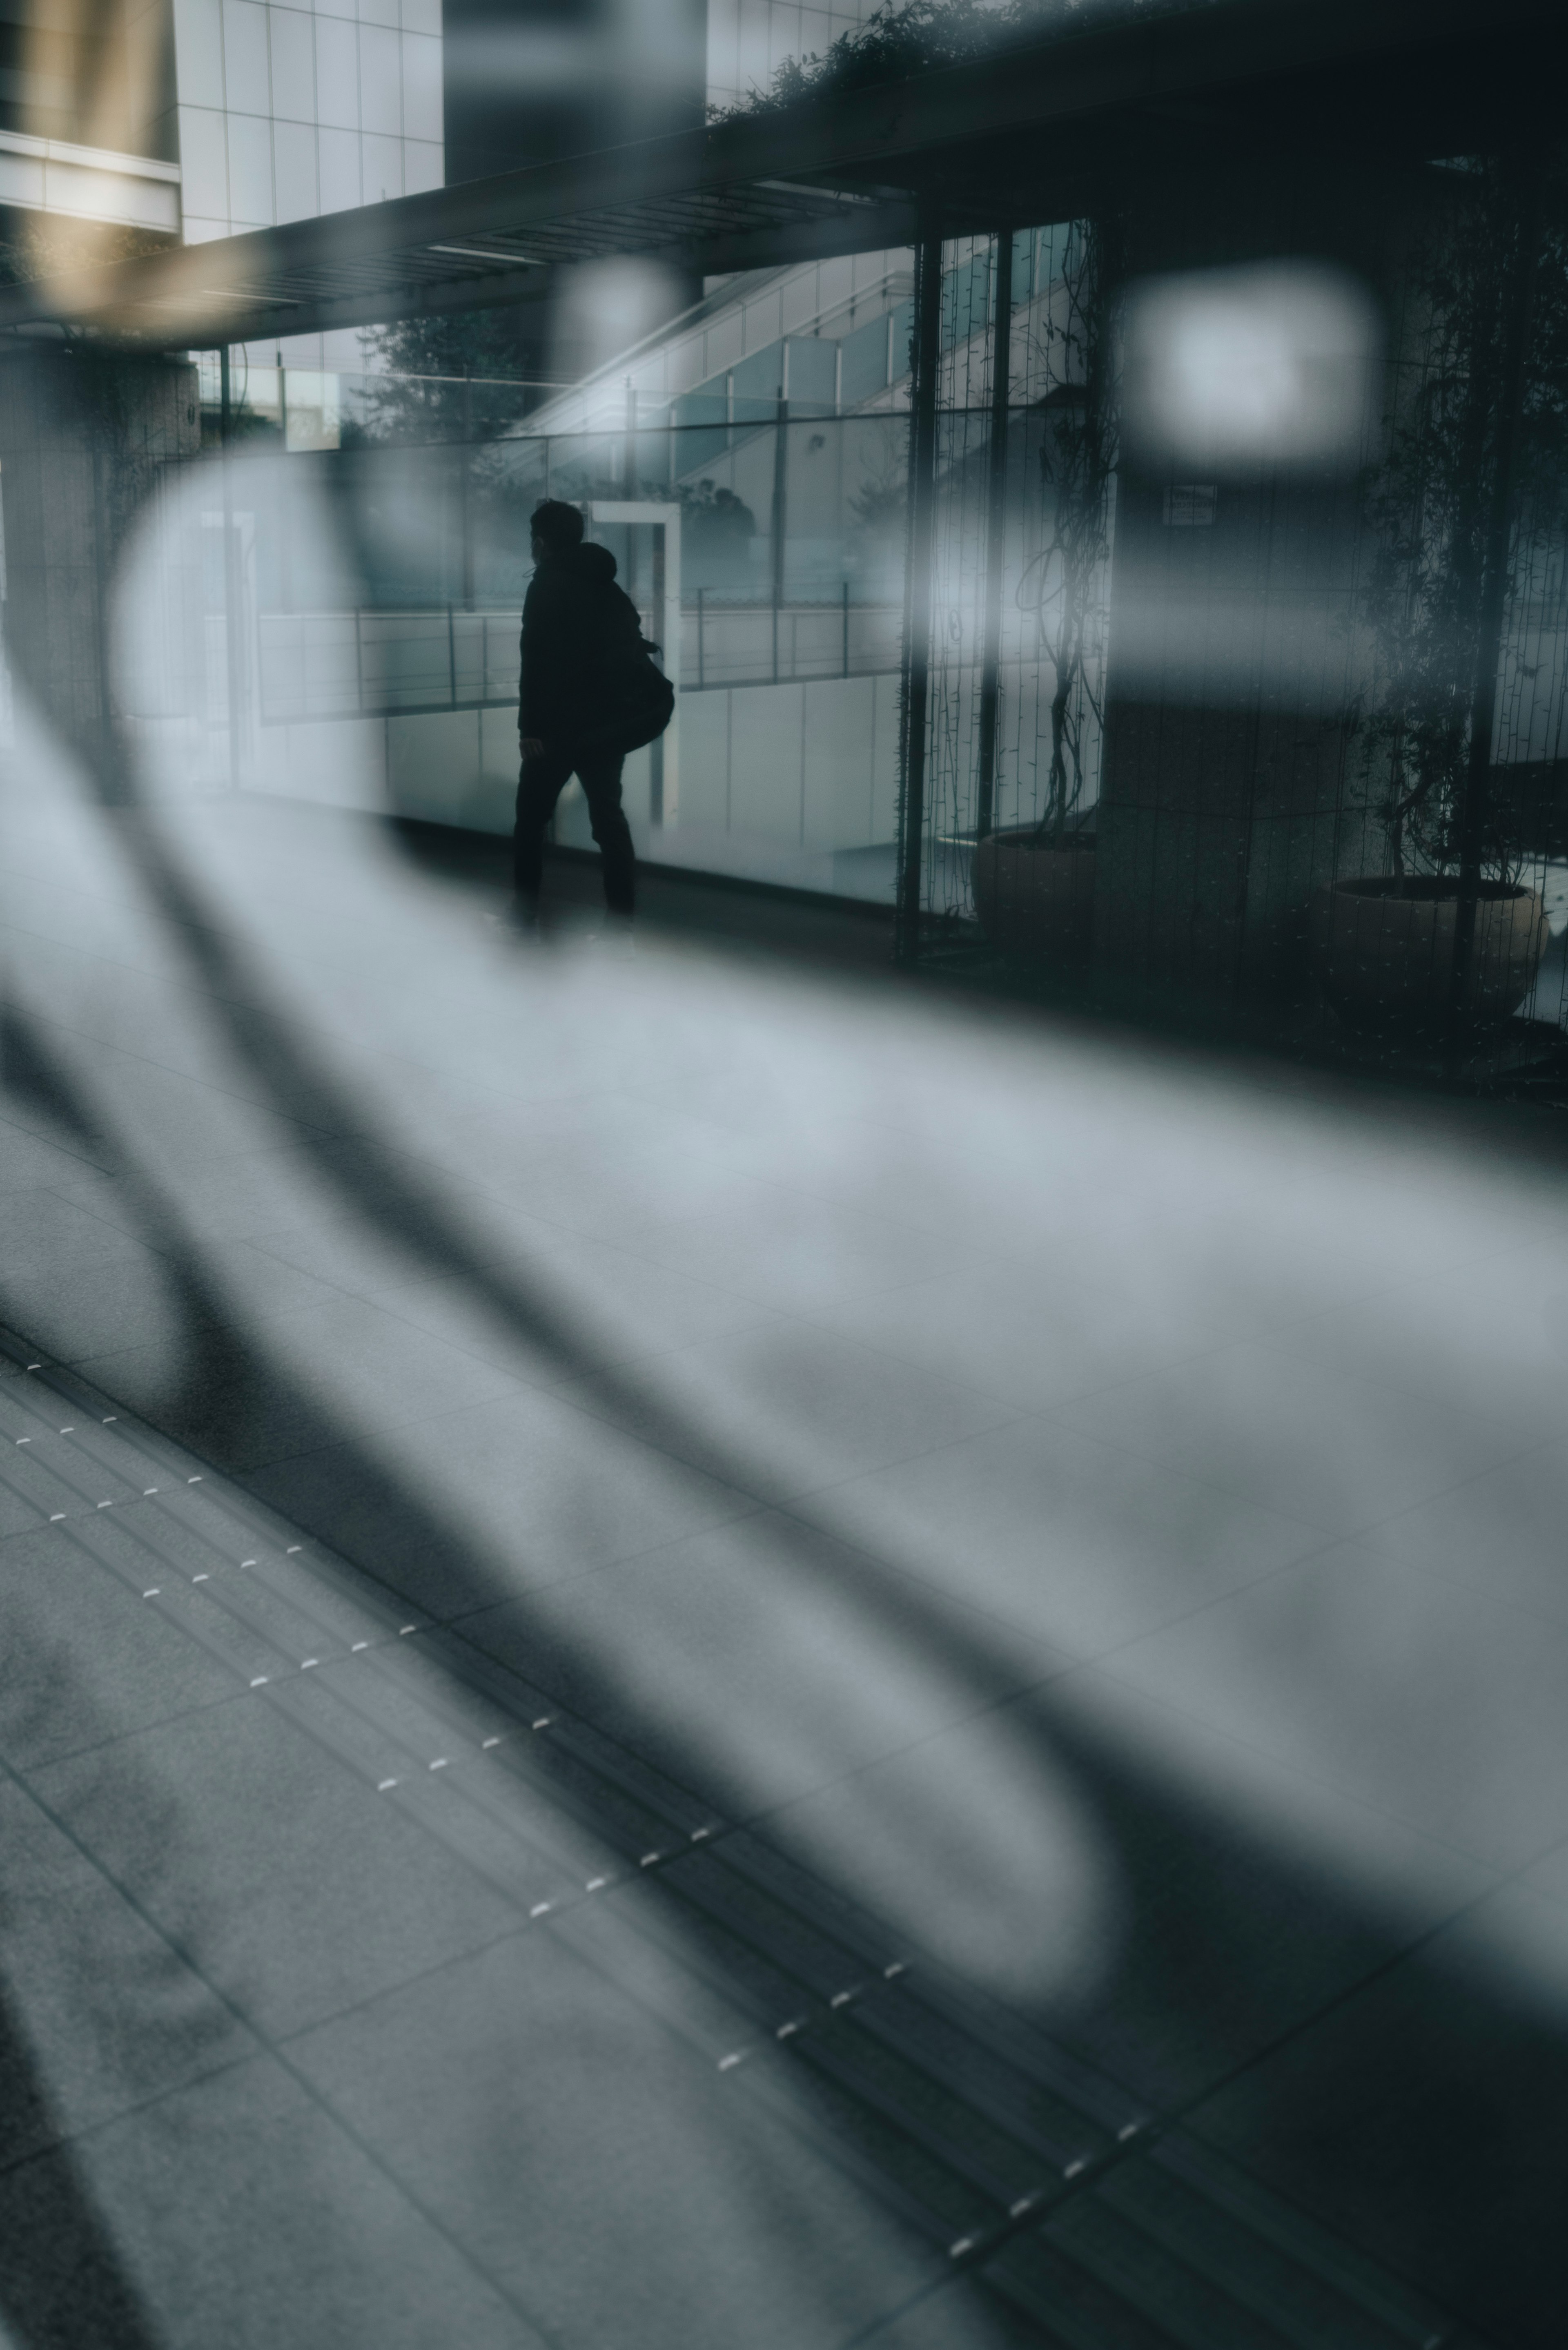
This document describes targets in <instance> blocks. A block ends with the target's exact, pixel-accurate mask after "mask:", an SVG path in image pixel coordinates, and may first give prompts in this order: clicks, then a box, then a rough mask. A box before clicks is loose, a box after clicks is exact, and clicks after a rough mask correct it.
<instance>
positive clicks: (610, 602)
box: [517, 546, 642, 748]
mask: <svg viewBox="0 0 1568 2350" xmlns="http://www.w3.org/2000/svg"><path fill="white" fill-rule="evenodd" d="M615 572H616V562H615V557H614V556H613V555H612V554H611V553H610V551H609V549H608V547H607V546H573V547H568V548H567V549H566V551H565V552H564V553H561V554H558V555H556V554H548V555H545V556H541V557H540V560H539V563H538V565H537V567H536V568H535V573H534V577H533V579H532V581H531V582H530V583H529V587H528V593H527V595H526V597H525V598H524V604H523V674H522V680H521V687H520V692H519V702H518V717H517V731H518V733H520V734H524V735H535V736H537V738H538V740H539V741H540V742H542V743H546V744H548V745H550V746H551V747H552V748H554V747H555V746H556V745H557V744H560V743H567V744H569V743H574V742H577V741H581V740H582V739H583V738H584V737H585V736H587V735H588V734H589V733H592V732H593V731H594V730H595V728H596V727H597V725H599V724H600V723H602V717H603V711H604V705H605V698H606V693H607V690H610V689H611V688H612V681H616V680H618V679H619V678H621V677H622V676H624V675H625V673H626V672H627V671H628V668H629V667H630V665H631V664H632V663H634V662H635V661H636V660H637V659H638V649H639V645H640V642H641V638H642V629H641V626H640V623H639V619H638V615H637V607H636V605H635V604H634V603H633V602H632V600H631V598H629V597H628V595H626V594H625V593H624V591H623V590H622V589H621V588H619V587H617V586H616V583H615Z"/></svg>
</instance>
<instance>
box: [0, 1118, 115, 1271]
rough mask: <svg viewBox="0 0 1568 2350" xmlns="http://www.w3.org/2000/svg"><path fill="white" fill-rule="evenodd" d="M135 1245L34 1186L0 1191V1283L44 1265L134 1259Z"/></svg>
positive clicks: (4, 1165)
mask: <svg viewBox="0 0 1568 2350" xmlns="http://www.w3.org/2000/svg"><path fill="white" fill-rule="evenodd" d="M0 1169H3V1170H5V1172H6V1173H7V1174H8V1173H9V1172H10V1171H11V1170H10V1167H9V1152H8V1150H7V1149H6V1148H5V1144H4V1143H3V1142H0ZM138 1253H140V1242H139V1241H137V1240H135V1239H133V1238H132V1237H131V1236H130V1234H128V1233H126V1232H120V1231H119V1230H118V1229H117V1228H116V1227H115V1226H113V1225H111V1224H106V1223H105V1222H103V1220H102V1219H101V1217H98V1216H92V1215H89V1214H88V1212H87V1211H86V1210H85V1209H83V1208H80V1207H78V1206H77V1205H76V1204H75V1203H74V1202H73V1201H69V1200H62V1199H61V1198H60V1196H59V1194H58V1193H57V1192H56V1191H45V1190H43V1189H41V1188H39V1187H37V1186H33V1187H29V1188H27V1189H25V1190H20V1191H9V1190H7V1191H0V1279H5V1280H9V1279H10V1278H11V1277H12V1276H13V1275H14V1274H20V1275H24V1276H25V1275H26V1274H37V1273H38V1272H40V1271H41V1270H43V1268H45V1267H46V1266H51V1265H60V1264H82V1263H87V1262H88V1261H89V1260H90V1259H94V1258H98V1259H102V1258H104V1257H111V1256H135V1255H137V1254H138Z"/></svg>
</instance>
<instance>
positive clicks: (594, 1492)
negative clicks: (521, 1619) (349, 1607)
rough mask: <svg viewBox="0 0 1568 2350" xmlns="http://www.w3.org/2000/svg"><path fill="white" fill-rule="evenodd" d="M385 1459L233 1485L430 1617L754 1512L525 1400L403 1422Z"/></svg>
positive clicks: (570, 1410)
mask: <svg viewBox="0 0 1568 2350" xmlns="http://www.w3.org/2000/svg"><path fill="white" fill-rule="evenodd" d="M383 1450H384V1451H385V1452H386V1454H387V1459H386V1463H385V1465H382V1463H381V1462H380V1461H377V1460H375V1459H372V1458H371V1457H370V1456H369V1452H368V1451H365V1450H363V1449H358V1448H357V1449H354V1450H348V1449H346V1448H344V1449H337V1450H333V1451H323V1452H319V1453H313V1454H309V1455H302V1456H301V1457H299V1458H297V1459H290V1460H284V1461H279V1462H278V1463H277V1464H276V1465H275V1467H272V1468H268V1469H265V1470H261V1471H256V1472H254V1473H252V1474H250V1475H249V1476H247V1478H246V1481H245V1482H246V1483H247V1485H248V1486H249V1488H250V1490H251V1491H252V1492H254V1493H256V1494H257V1495H258V1496H259V1497H260V1498H261V1499H262V1500H264V1501H265V1502H266V1503H269V1504H270V1505H271V1506H273V1507H275V1508H276V1509H278V1510H280V1511H282V1512H283V1513H285V1515H286V1516H287V1517H289V1518H291V1519H293V1520H296V1521H297V1523H299V1524H301V1525H302V1526H305V1527H306V1528H308V1529H309V1531H310V1532H311V1533H312V1534H316V1535H317V1536H318V1537H319V1539H320V1540H322V1541H323V1542H327V1543H330V1544H332V1545H333V1546H334V1547H335V1548H336V1549H337V1550H339V1551H341V1552H342V1553H343V1555H345V1556H346V1557H348V1558H350V1559H353V1560H356V1561H357V1562H358V1563H359V1564H360V1565H363V1566H365V1567H366V1568H367V1569H368V1570H369V1571H370V1572H372V1573H373V1574H375V1575H379V1576H383V1577H385V1579H386V1580H387V1582H388V1583H389V1584H390V1585H391V1586H392V1587H393V1588H394V1589H396V1590H398V1591H400V1592H402V1593H403V1594H404V1596H406V1597H407V1598H409V1599H410V1601H412V1602H414V1603H415V1604H417V1605H418V1606H420V1607H425V1608H428V1609H429V1610H430V1611H431V1613H432V1614H435V1615H458V1614H463V1613H466V1612H468V1611H469V1610H471V1609H472V1608H475V1607H487V1606H492V1605H493V1604H494V1603H495V1602H497V1601H498V1600H501V1599H504V1598H510V1597H512V1596H514V1595H515V1594H516V1593H517V1592H519V1591H525V1590H530V1589H533V1588H535V1587H536V1586H539V1585H541V1584H545V1583H548V1582H552V1581H555V1580H556V1579H557V1578H559V1577H561V1576H563V1575H577V1574H581V1573H583V1572H585V1571H586V1570H587V1569H590V1568H594V1567H600V1566H606V1565H611V1564H613V1563H614V1562H615V1561H616V1560H618V1559H626V1558H631V1557H635V1556H637V1555H639V1554H640V1553H642V1552H644V1551H648V1550H651V1549H653V1548H654V1547H655V1546H656V1545H657V1544H660V1543H664V1542H668V1541H670V1539H671V1538H672V1537H674V1536H676V1535H679V1534H686V1533H690V1532H694V1531H695V1530H696V1529H698V1528H699V1527H702V1526H709V1525H714V1524H717V1523H721V1522H722V1521H724V1520H727V1519H730V1518H734V1517H738V1516H742V1515H746V1514H749V1513H751V1512H752V1511H753V1510H754V1509H755V1508H756V1506H757V1504H756V1503H755V1501H754V1499H753V1497H752V1496H751V1495H749V1494H746V1493H742V1492H737V1491H736V1490H735V1489H734V1488H733V1487H731V1486H727V1485H722V1484H719V1483H718V1482H715V1480H713V1479H712V1478H711V1477H705V1476H703V1475H702V1474H701V1471H697V1470H694V1469H690V1468H687V1467H685V1466H684V1465H683V1464H682V1463H680V1462H679V1461H673V1460H671V1459H670V1456H669V1455H668V1454H666V1453H662V1452H659V1451H655V1450H653V1449H652V1448H651V1447H650V1446H648V1445H645V1444H642V1443H639V1441H638V1440H637V1439H636V1438H634V1437H631V1436H628V1435H624V1434H621V1433H619V1432H618V1431H613V1430H607V1428H606V1424H605V1422H604V1421H603V1420H601V1419H593V1418H591V1417H590V1416H589V1415H588V1414H587V1412H583V1411H579V1410H577V1409H575V1408H574V1407H573V1406H572V1405H570V1404H568V1403H566V1402H564V1401H562V1400H561V1399H559V1398H558V1397H556V1396H552V1395H548V1394H545V1393H543V1392H541V1391H539V1390H536V1389H529V1390H519V1391H518V1392H516V1393H514V1394H512V1395H508V1396H504V1397H503V1398H501V1399H499V1400H498V1401H495V1402H490V1403H483V1404H479V1405H476V1406H475V1407H474V1408H473V1409H472V1410H470V1411H464V1412H457V1413H449V1414H446V1415H445V1416H443V1417H442V1418H441V1419H430V1420H425V1421H422V1422H419V1423H414V1424H410V1426H408V1427H407V1428H402V1429H400V1430H398V1431H397V1434H396V1442H395V1444H394V1445H390V1446H388V1447H385V1448H383Z"/></svg>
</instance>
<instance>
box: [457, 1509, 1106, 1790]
mask: <svg viewBox="0 0 1568 2350" xmlns="http://www.w3.org/2000/svg"><path fill="white" fill-rule="evenodd" d="M462 1633H463V1637H464V1638H465V1639H467V1640H469V1641H472V1643H473V1645H474V1646H475V1647H477V1648H481V1649H483V1652H484V1653H485V1654H486V1655H489V1656H493V1657H495V1658H498V1659H500V1660H501V1661H503V1662H504V1663H506V1664H509V1665H510V1666H512V1667H513V1669H514V1670H516V1671H517V1672H519V1673H522V1674H524V1676H525V1677H526V1678H527V1679H530V1680H533V1681H535V1682H537V1683H538V1684H540V1685H541V1686H542V1687H544V1688H545V1689H546V1690H550V1691H551V1692H552V1693H553V1694H555V1695H556V1696H558V1697H559V1699H560V1700H561V1701H562V1702H563V1703H565V1704H568V1705H570V1706H572V1707H573V1708H574V1710H575V1711H581V1712H584V1713H586V1714H587V1716H588V1718H589V1719H590V1720H591V1721H595V1722H597V1724H598V1725H599V1726H600V1727H601V1728H602V1729H605V1730H607V1731H609V1733H610V1734H611V1735H612V1736H614V1737H617V1738H620V1739H622V1740H624V1741H625V1742H627V1743H628V1745H630V1746H631V1747H632V1748H633V1750H634V1751H635V1752H638V1753H639V1754H642V1755H645V1756H646V1757H647V1758H648V1759H649V1760H650V1761H652V1762H654V1763H657V1764H658V1765H659V1767H660V1768H661V1769H664V1770H666V1771H668V1772H669V1773H670V1775H671V1776H672V1777H675V1778H677V1779H680V1780H682V1781H684V1782H685V1783H688V1784H691V1785H694V1786H696V1787H698V1788H699V1789H700V1790H701V1791H702V1793H703V1794H705V1795H706V1796H707V1798H708V1799H709V1800H710V1801H711V1802H713V1803H715V1804H718V1805H719V1806H720V1808H721V1809H722V1810H725V1811H727V1812H729V1813H730V1814H732V1815H737V1814H738V1815H744V1814H747V1813H749V1812H751V1811H753V1810H756V1809H759V1808H761V1807H763V1806H765V1805H769V1804H777V1803H782V1802H786V1801H788V1800H789V1799H790V1797H792V1796H794V1795H795V1794H799V1793H800V1792H801V1791H802V1790H803V1789H805V1788H807V1787H813V1786H820V1785H822V1784H823V1783H825V1782H831V1781H836V1780H838V1779H841V1778H843V1777H844V1776H845V1774H846V1773H850V1772H853V1771H857V1770H858V1769H859V1768H860V1767H861V1766H862V1765H863V1764H865V1763H867V1762H869V1761H870V1760H871V1759H872V1758H873V1757H874V1756H876V1755H878V1754H886V1753H888V1752H893V1751H895V1750H896V1749H898V1748H899V1747H902V1746H907V1745H909V1744H911V1743H912V1742H916V1741H918V1740H920V1739H923V1738H926V1737H928V1736H929V1733H930V1731H932V1729H934V1728H936V1727H938V1726H940V1724H942V1723H944V1722H948V1721H955V1720H959V1719H961V1718H962V1717H963V1716H964V1715H965V1714H968V1713H972V1712H974V1711H977V1710H978V1709H979V1708H981V1707H982V1706H985V1705H988V1704H991V1703H994V1702H995V1700H996V1699H997V1698H998V1696H999V1695H1001V1694H1003V1693H1010V1692H1011V1691H1012V1690H1017V1689H1020V1688H1025V1687H1028V1686H1030V1685H1031V1684H1033V1683H1034V1682H1036V1681H1040V1680H1044V1679H1046V1678H1047V1677H1048V1676H1049V1675H1050V1674H1052V1673H1054V1672H1057V1671H1060V1670H1061V1669H1063V1667H1064V1662H1065V1659H1064V1658H1063V1656H1062V1655H1061V1653H1060V1652H1059V1651H1057V1650H1054V1649H1052V1648H1049V1647H1047V1646H1046V1645H1045V1644H1044V1643H1041V1642H1033V1641H1030V1640H1026V1639H1023V1638H1020V1637H1019V1636H1018V1635H1017V1634H1016V1633H1014V1632H1012V1631H1009V1632H1007V1633H1005V1634H1004V1635H1003V1636H1002V1637H1000V1638H999V1637H998V1630H997V1627H996V1626H995V1625H994V1623H992V1622H991V1621H989V1620H988V1619H986V1618H985V1617H981V1616H979V1615H977V1614H976V1613H975V1612H974V1611H973V1610H972V1609H971V1608H969V1607H965V1606H964V1604H963V1603H962V1601H961V1600H957V1599H954V1598H952V1597H951V1596H948V1595H945V1594H944V1595H939V1594H936V1593H933V1592H930V1591H928V1590H926V1589H924V1588H922V1587H921V1586H919V1585H917V1584H915V1583H912V1582H911V1581H909V1579H908V1578H905V1577H901V1576H898V1575H894V1574H890V1573H889V1572H888V1570H886V1569H885V1568H882V1567H880V1566H878V1565H877V1563H876V1562H875V1561H872V1560H869V1559H867V1558H866V1557H865V1556H864V1555H861V1554H860V1553H858V1552H856V1551H853V1550H850V1549H848V1548H846V1546H845V1545H844V1544H839V1543H835V1542H833V1541H832V1540H831V1539H829V1538H828V1537H826V1536H825V1535H823V1534H817V1533H815V1532H814V1531H813V1530H812V1529H810V1528H808V1527H806V1526H804V1525H802V1524H800V1523H798V1522H797V1521H795V1520H794V1519H792V1518H789V1517H785V1516H783V1515H780V1514H775V1513H769V1514H767V1515H763V1516H756V1517H752V1518H748V1519H745V1520H743V1521H742V1522H740V1523H736V1524H734V1525H731V1526H726V1527H722V1528H720V1529H718V1530H716V1531H715V1532H712V1533H709V1534H699V1535H696V1536H692V1537H689V1538H687V1539H684V1540H682V1541H680V1542H679V1543H675V1544H670V1545H667V1546H666V1547H665V1548H664V1549H662V1550H661V1551H659V1552H658V1553H657V1554H655V1555H651V1556H649V1557H647V1558H645V1559H642V1560H639V1561H637V1562H634V1563H633V1564H632V1565H628V1566H623V1567H618V1568H606V1569H604V1570H602V1571H601V1572H600V1573H598V1574H597V1575H578V1576H575V1577H573V1578H571V1579H570V1580H568V1581H563V1582H558V1583H554V1584H551V1585H549V1586H546V1587H545V1588H544V1589H542V1590H539V1591H536V1592H534V1593H532V1594H530V1596H528V1597H527V1598H526V1599H522V1600H517V1601H514V1602H512V1603H511V1604H510V1605H508V1606H506V1607H501V1608H495V1609H492V1610H490V1611H489V1612H487V1613H485V1614H483V1615H479V1616H475V1617H470V1618H467V1619H465V1620H464V1622H463V1624H462Z"/></svg>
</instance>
